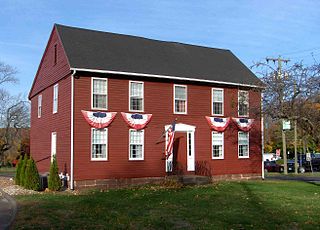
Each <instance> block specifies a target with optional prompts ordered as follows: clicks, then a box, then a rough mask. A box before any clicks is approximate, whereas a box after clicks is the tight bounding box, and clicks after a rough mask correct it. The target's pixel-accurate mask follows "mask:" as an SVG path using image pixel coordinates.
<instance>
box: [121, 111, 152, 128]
mask: <svg viewBox="0 0 320 230" xmlns="http://www.w3.org/2000/svg"><path fill="white" fill-rule="evenodd" d="M121 115H122V117H123V119H124V121H125V122H126V123H127V124H128V125H129V126H130V127H131V128H133V129H137V130H138V129H143V128H144V127H146V125H147V124H148V123H149V122H150V120H151V117H152V114H138V113H134V114H132V113H124V112H121Z"/></svg>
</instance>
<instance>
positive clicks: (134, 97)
mask: <svg viewBox="0 0 320 230" xmlns="http://www.w3.org/2000/svg"><path fill="white" fill-rule="evenodd" d="M132 84H141V85H142V89H141V95H133V91H132ZM131 99H142V108H141V109H140V110H139V109H133V108H132V106H131ZM129 111H132V112H143V111H144V82H141V81H129Z"/></svg>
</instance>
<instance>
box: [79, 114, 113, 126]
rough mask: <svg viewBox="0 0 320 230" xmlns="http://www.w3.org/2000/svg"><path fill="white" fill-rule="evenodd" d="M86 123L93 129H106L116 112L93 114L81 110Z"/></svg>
mask: <svg viewBox="0 0 320 230" xmlns="http://www.w3.org/2000/svg"><path fill="white" fill-rule="evenodd" d="M81 112H82V115H83V116H84V118H85V119H86V121H87V122H88V123H89V125H91V126H92V127H94V128H97V129H102V128H105V127H108V126H109V125H110V123H111V122H112V121H113V119H114V118H115V117H116V114H117V113H116V112H109V113H107V112H93V111H85V110H81Z"/></svg>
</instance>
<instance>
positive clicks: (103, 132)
mask: <svg viewBox="0 0 320 230" xmlns="http://www.w3.org/2000/svg"><path fill="white" fill-rule="evenodd" d="M91 138H92V139H91V142H92V156H91V157H92V158H93V159H94V158H107V129H92V137H91Z"/></svg>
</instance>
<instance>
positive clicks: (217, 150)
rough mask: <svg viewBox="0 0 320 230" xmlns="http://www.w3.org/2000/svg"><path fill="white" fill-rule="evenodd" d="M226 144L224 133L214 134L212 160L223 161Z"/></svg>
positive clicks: (214, 132)
mask: <svg viewBox="0 0 320 230" xmlns="http://www.w3.org/2000/svg"><path fill="white" fill-rule="evenodd" d="M223 149H224V143H223V133H219V132H216V131H213V132H212V159H223V158H224V154H223V152H224V151H223Z"/></svg>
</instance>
